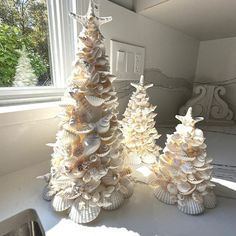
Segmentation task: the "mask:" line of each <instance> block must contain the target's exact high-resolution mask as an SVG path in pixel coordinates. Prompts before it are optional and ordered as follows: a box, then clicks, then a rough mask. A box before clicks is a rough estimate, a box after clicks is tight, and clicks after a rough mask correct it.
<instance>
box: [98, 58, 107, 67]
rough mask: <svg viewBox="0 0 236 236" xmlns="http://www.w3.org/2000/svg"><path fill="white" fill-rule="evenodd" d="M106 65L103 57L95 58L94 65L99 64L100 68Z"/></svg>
mask: <svg viewBox="0 0 236 236" xmlns="http://www.w3.org/2000/svg"><path fill="white" fill-rule="evenodd" d="M107 63H108V61H107V59H106V58H105V57H100V58H97V60H96V64H99V65H101V66H105V65H106V64H107Z"/></svg>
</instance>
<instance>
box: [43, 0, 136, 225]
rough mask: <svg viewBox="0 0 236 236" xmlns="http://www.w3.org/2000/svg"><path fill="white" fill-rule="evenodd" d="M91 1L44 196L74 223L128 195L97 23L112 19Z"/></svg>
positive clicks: (129, 187) (113, 100)
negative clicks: (102, 15)
mask: <svg viewBox="0 0 236 236" xmlns="http://www.w3.org/2000/svg"><path fill="white" fill-rule="evenodd" d="M98 7H99V6H98V4H97V3H95V1H93V0H91V1H90V4H89V8H88V12H87V14H86V15H85V16H81V15H75V14H72V16H73V17H74V18H75V19H76V20H77V21H78V22H80V23H81V24H82V26H83V30H82V32H81V33H80V34H79V39H78V52H77V54H76V60H75V65H74V70H73V72H72V76H71V79H70V84H69V87H68V88H67V90H66V91H65V94H64V97H63V98H62V104H61V105H62V107H63V110H62V112H61V113H60V114H59V117H60V119H61V122H60V129H59V131H58V133H57V137H56V138H57V140H56V143H55V144H52V145H51V146H53V149H54V153H53V154H52V159H51V171H50V174H48V175H45V176H44V178H45V179H46V180H47V181H48V184H47V186H46V187H45V189H44V198H45V199H46V200H51V201H52V206H53V208H54V210H55V211H67V212H69V217H70V218H71V219H72V220H73V221H75V222H77V223H88V222H91V221H93V220H94V219H96V218H97V217H98V215H99V213H100V211H101V208H102V209H105V210H113V209H116V208H118V207H120V206H121V204H122V203H123V202H124V199H125V198H128V197H130V196H131V194H132V191H133V186H132V182H131V181H130V179H129V177H128V175H129V173H130V170H129V169H127V168H124V164H123V162H124V160H123V150H122V146H121V142H120V136H121V134H120V132H119V130H118V121H117V114H118V113H117V111H116V108H117V106H118V102H117V96H116V92H115V90H114V88H113V86H112V81H113V80H114V79H115V76H113V75H111V74H110V73H109V62H108V60H107V56H106V54H105V48H104V44H103V39H104V38H103V36H102V34H101V32H100V30H99V28H100V26H101V25H102V24H104V23H106V22H109V21H111V17H99V12H98V10H99V8H98Z"/></svg>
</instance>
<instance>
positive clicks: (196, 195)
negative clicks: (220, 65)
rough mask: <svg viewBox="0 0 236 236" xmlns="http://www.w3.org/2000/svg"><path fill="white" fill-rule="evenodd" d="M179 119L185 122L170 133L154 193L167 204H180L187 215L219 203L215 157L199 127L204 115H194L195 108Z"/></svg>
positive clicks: (161, 158)
mask: <svg viewBox="0 0 236 236" xmlns="http://www.w3.org/2000/svg"><path fill="white" fill-rule="evenodd" d="M176 118H177V119H178V120H180V121H181V122H182V124H178V125H177V127H176V132H174V134H172V135H167V143H166V147H165V148H164V150H163V151H164V154H162V155H160V158H159V163H158V166H157V168H155V172H156V175H157V179H156V181H154V182H153V183H152V184H153V185H154V186H155V182H156V186H155V189H154V194H155V196H156V197H157V198H158V199H159V200H160V201H162V202H164V203H167V204H177V206H178V208H179V210H181V211H182V212H184V213H186V214H190V215H197V214H200V213H202V212H204V209H205V208H214V207H215V205H216V197H215V194H214V192H213V187H214V186H215V185H214V184H213V183H211V181H210V180H211V174H212V169H213V166H212V165H211V162H212V159H211V158H208V157H207V153H206V147H207V146H206V144H205V143H204V140H205V138H204V136H203V132H202V130H200V129H198V128H195V124H196V123H197V122H199V121H201V120H203V118H202V117H196V118H193V117H192V108H191V107H190V108H189V109H188V111H187V114H186V115H185V116H179V115H177V116H176Z"/></svg>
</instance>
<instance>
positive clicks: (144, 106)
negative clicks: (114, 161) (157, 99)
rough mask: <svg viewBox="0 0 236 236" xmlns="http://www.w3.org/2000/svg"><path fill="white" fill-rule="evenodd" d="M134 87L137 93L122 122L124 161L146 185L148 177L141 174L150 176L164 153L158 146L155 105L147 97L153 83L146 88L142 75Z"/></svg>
mask: <svg viewBox="0 0 236 236" xmlns="http://www.w3.org/2000/svg"><path fill="white" fill-rule="evenodd" d="M131 85H132V86H133V87H135V88H136V91H135V92H134V93H133V94H132V96H131V98H130V100H129V103H128V107H127V108H126V110H125V112H124V118H123V120H122V121H121V122H120V123H121V131H122V133H123V143H124V146H125V155H126V158H125V160H126V163H127V164H128V165H130V166H131V167H132V169H133V177H134V178H136V180H137V181H141V182H147V181H148V180H147V179H146V178H145V176H144V175H146V174H145V173H142V172H143V171H144V172H147V176H149V174H150V175H151V171H150V170H148V169H149V168H150V169H152V168H151V167H152V165H153V164H155V163H156V162H157V158H158V157H159V151H160V150H161V148H160V147H159V146H158V145H157V144H156V140H157V139H159V137H160V136H161V135H159V134H158V132H157V130H156V129H155V120H154V118H155V116H156V115H157V114H155V113H154V110H155V109H156V106H153V105H151V104H150V103H149V97H148V95H147V89H148V88H150V87H152V86H153V84H146V85H144V77H143V75H142V76H141V78H140V81H139V83H138V84H135V83H131ZM140 167H141V170H140ZM139 170H140V171H139ZM139 172H140V173H139Z"/></svg>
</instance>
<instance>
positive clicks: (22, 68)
mask: <svg viewBox="0 0 236 236" xmlns="http://www.w3.org/2000/svg"><path fill="white" fill-rule="evenodd" d="M18 52H19V54H20V58H19V60H18V64H17V66H16V74H15V76H14V82H13V86H14V87H28V86H36V85H37V82H38V79H37V76H36V75H35V73H34V70H33V68H32V66H31V64H30V59H29V56H28V53H27V51H26V48H25V46H23V47H22V49H21V50H18Z"/></svg>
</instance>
